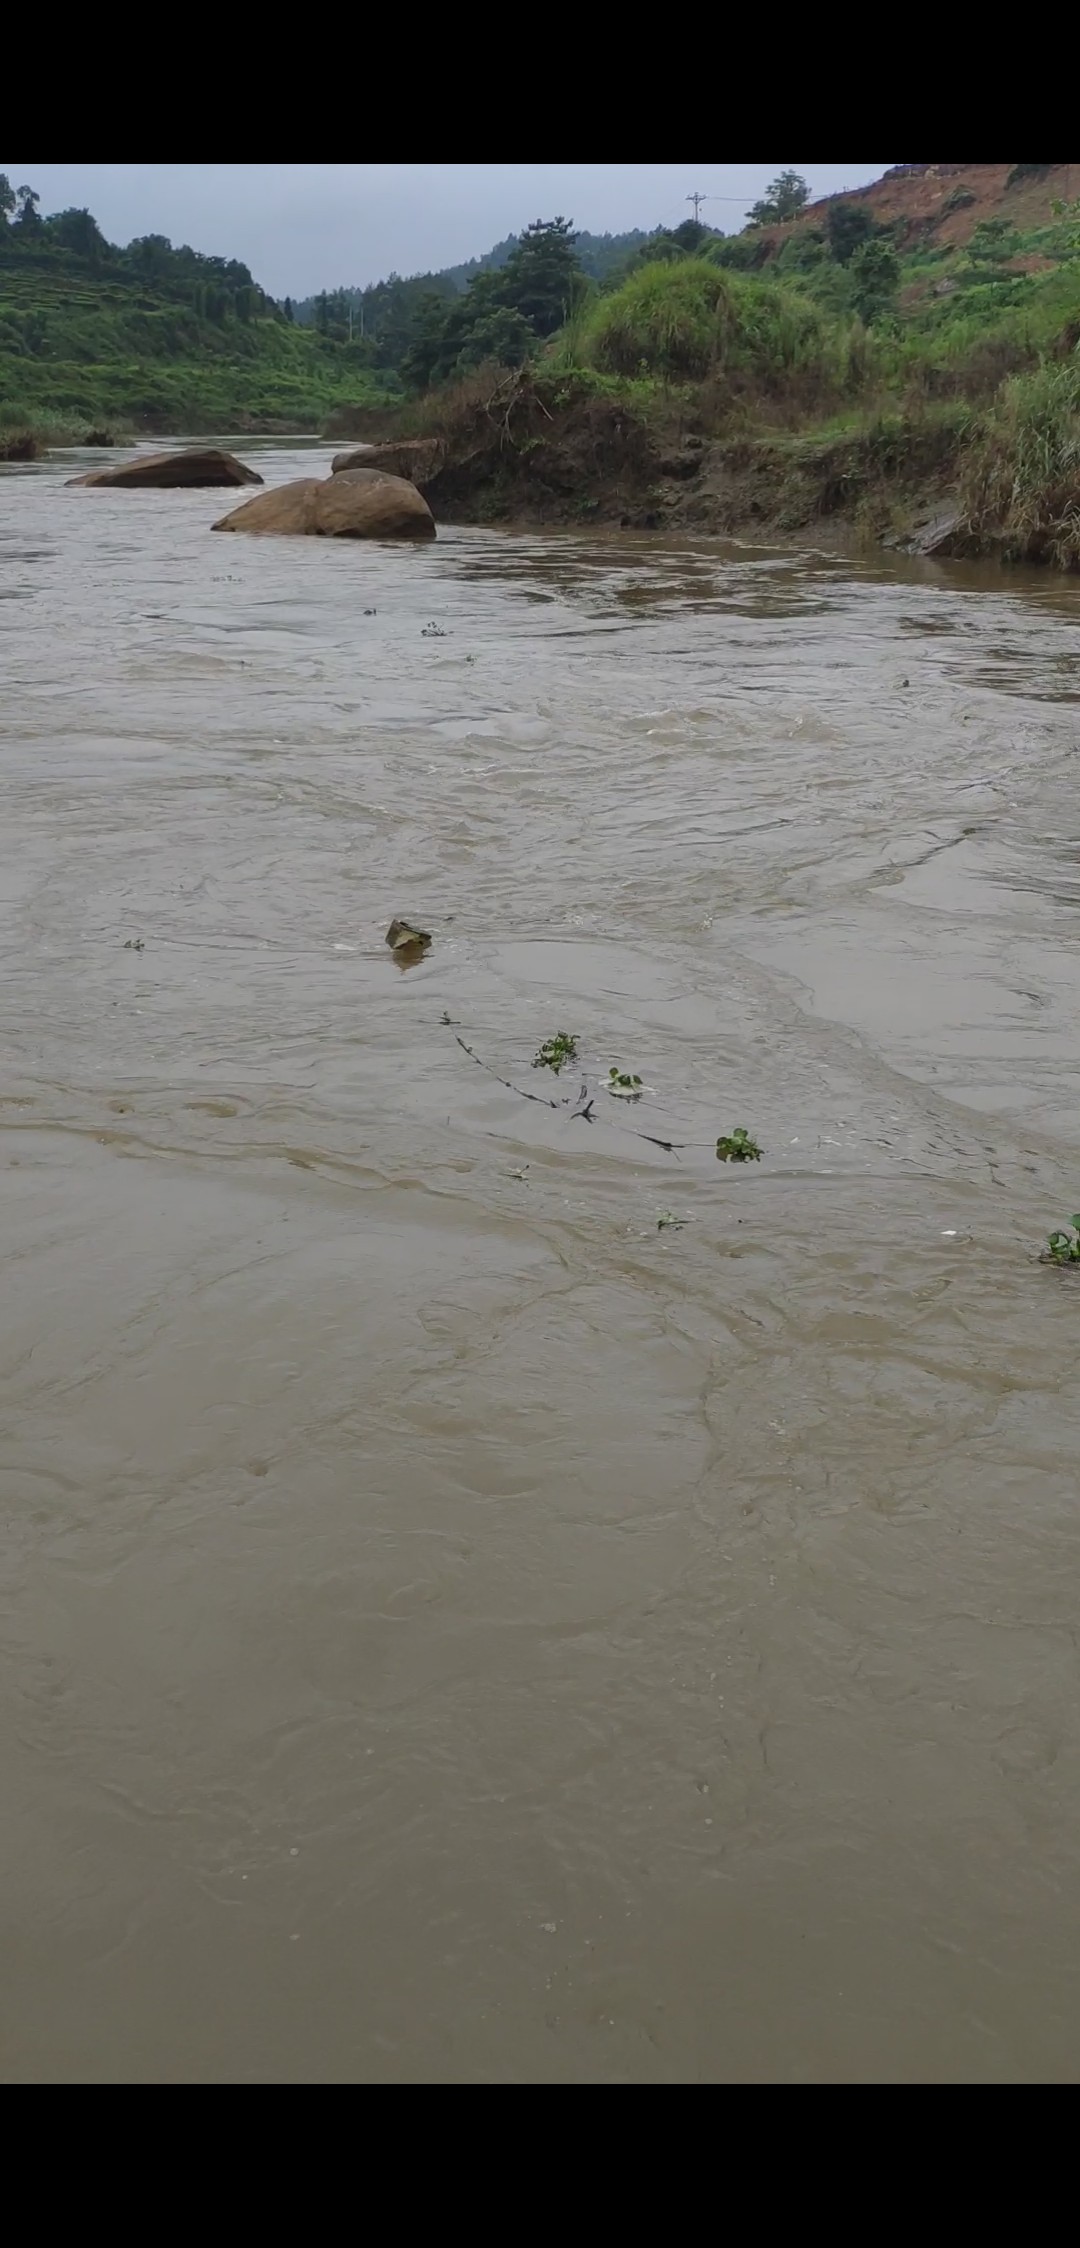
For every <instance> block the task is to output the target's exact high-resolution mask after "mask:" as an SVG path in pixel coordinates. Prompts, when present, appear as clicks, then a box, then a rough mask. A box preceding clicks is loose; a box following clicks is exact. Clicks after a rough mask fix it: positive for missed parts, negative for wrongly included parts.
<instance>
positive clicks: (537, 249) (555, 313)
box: [469, 218, 581, 336]
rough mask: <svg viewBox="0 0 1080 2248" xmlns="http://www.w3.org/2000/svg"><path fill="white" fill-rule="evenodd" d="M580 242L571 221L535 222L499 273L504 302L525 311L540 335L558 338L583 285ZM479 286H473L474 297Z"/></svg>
mask: <svg viewBox="0 0 1080 2248" xmlns="http://www.w3.org/2000/svg"><path fill="white" fill-rule="evenodd" d="M576 241H577V236H576V234H575V233H574V231H573V225H572V222H571V220H570V219H564V218H557V219H534V220H533V223H532V225H531V226H529V227H526V229H525V232H524V234H523V235H522V237H521V239H520V241H519V242H518V244H517V246H516V248H515V249H513V250H512V251H511V253H510V256H509V257H508V259H507V261H506V264H505V265H504V266H503V269H502V272H501V273H497V274H495V275H494V279H495V281H496V282H497V283H498V285H499V301H500V302H501V303H502V304H506V305H510V306H511V307H512V308H513V310H514V311H515V312H520V313H522V314H523V315H524V317H525V319H526V320H527V321H528V323H529V326H530V327H531V329H532V331H533V334H534V335H537V336H551V335H554V333H555V330H556V328H561V327H562V325H563V322H564V320H565V319H566V317H567V315H568V313H569V311H570V308H571V306H572V304H573V302H574V299H575V297H576V295H577V293H578V290H579V288H580V286H581V267H580V265H579V263H578V259H577V254H576V252H575V249H574V244H575V242H576ZM481 278H483V279H487V278H488V276H486V275H484V276H480V275H478V276H477V280H479V279H481ZM476 285H477V284H476V282H475V281H474V282H470V284H469V290H470V293H471V291H472V290H473V289H474V288H475V287H476Z"/></svg>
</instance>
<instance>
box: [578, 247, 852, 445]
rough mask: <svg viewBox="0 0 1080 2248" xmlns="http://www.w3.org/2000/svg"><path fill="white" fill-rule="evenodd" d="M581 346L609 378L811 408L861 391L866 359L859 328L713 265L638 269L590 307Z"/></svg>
mask: <svg viewBox="0 0 1080 2248" xmlns="http://www.w3.org/2000/svg"><path fill="white" fill-rule="evenodd" d="M575 347H576V349H577V351H578V354H579V356H580V358H581V359H582V361H583V362H584V363H585V364H586V365H591V366H593V367H596V368H598V369H600V370H601V371H603V372H606V373H609V374H613V375H621V376H624V377H625V376H633V375H637V376H647V377H652V378H653V379H656V380H660V381H663V382H668V383H686V382H697V383H708V384H711V385H713V386H714V388H716V389H723V390H724V391H726V392H727V393H728V394H729V395H745V394H747V393H751V394H752V393H754V392H755V391H756V392H760V393H761V394H762V396H764V397H767V398H772V399H786V400H791V401H795V402H799V401H801V402H802V403H804V404H805V406H806V407H807V408H808V409H809V408H812V407H817V406H820V405H821V404H822V403H823V402H825V401H826V400H829V399H832V398H839V397H842V396H845V395H848V394H850V392H851V390H852V388H853V387H854V388H857V387H859V385H860V384H861V383H862V382H863V381H864V380H865V379H866V375H867V372H868V368H867V361H868V357H869V351H868V343H867V338H866V335H865V331H863V330H862V329H861V328H859V326H858V323H853V322H852V321H850V320H836V319H834V318H832V317H831V316H830V315H829V314H828V313H827V312H824V311H823V310H822V309H821V307H820V306H818V305H817V304H815V303H814V301H813V299H812V298H811V297H809V296H808V295H806V294H805V292H804V291H802V290H800V289H797V288H792V287H790V286H785V284H783V283H782V282H775V281H761V280H757V279H755V278H754V277H753V276H751V275H747V274H744V273H734V272H729V271H727V270H726V269H725V268H723V267H721V266H717V265H715V264H714V263H713V262H712V261H711V260H710V259H707V258H685V259H683V260H682V261H680V262H679V263H676V264H660V263H657V264H655V265H645V266H642V267H640V269H639V270H638V272H636V273H634V274H631V276H630V278H629V279H628V280H627V281H625V282H624V283H623V285H622V287H621V288H620V289H617V290H615V291H614V292H613V293H612V294H611V295H609V296H602V297H600V298H598V299H597V300H595V301H594V302H593V303H592V304H590V305H589V306H588V307H587V308H586V311H585V313H584V315H583V318H582V320H581V322H580V326H579V332H578V334H577V336H576V337H575Z"/></svg>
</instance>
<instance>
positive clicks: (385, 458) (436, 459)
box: [330, 437, 443, 492]
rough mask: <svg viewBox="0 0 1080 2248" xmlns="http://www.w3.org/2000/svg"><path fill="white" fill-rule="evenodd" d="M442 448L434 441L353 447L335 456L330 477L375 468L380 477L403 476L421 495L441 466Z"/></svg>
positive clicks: (407, 440)
mask: <svg viewBox="0 0 1080 2248" xmlns="http://www.w3.org/2000/svg"><path fill="white" fill-rule="evenodd" d="M442 452H443V449H442V446H441V445H440V443H439V440H438V438H437V437H405V438H402V440H401V442H400V443H399V444H386V445H357V446H354V448H353V450H352V452H349V453H335V455H334V458H333V460H332V461H331V463H330V472H331V475H333V476H348V475H349V474H350V473H351V471H352V470H353V469H354V468H378V469H381V470H382V472H383V475H384V476H404V477H406V478H407V480H408V482H409V483H410V484H415V485H416V487H417V489H418V490H419V491H421V492H422V491H423V489H424V486H425V484H426V483H427V482H428V481H429V479H430V478H431V477H432V476H434V474H435V472H436V470H437V469H438V468H440V467H441V466H442Z"/></svg>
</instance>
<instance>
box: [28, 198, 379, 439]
mask: <svg viewBox="0 0 1080 2248" xmlns="http://www.w3.org/2000/svg"><path fill="white" fill-rule="evenodd" d="M12 211H15V212H16V216H15V217H14V218H12V217H11V216H10V213H11V212H12ZM381 395H383V392H382V391H381V389H380V385H379V383H378V381H377V379H376V378H375V377H374V375H373V374H372V372H371V369H370V365H369V363H368V357H367V355H365V353H364V352H363V351H362V350H360V349H357V348H355V347H350V345H349V344H348V343H347V342H345V343H341V342H339V341H336V340H335V339H333V338H330V337H327V336H320V335H317V334H315V333H313V332H312V331H310V330H305V329H301V328H298V327H297V326H296V325H295V324H294V323H293V322H292V321H291V320H290V319H289V318H288V317H287V316H286V313H285V311H284V309H283V308H282V307H281V306H279V305H277V304H275V303H274V302H273V300H272V299H271V298H270V297H268V296H267V295H266V294H265V292H264V291H263V290H262V289H261V288H259V286H258V284H257V283H256V282H255V281H254V279H253V277H252V275H251V274H250V272H249V271H248V269H247V267H246V266H245V265H242V264H241V263H239V261H237V260H235V259H225V258H219V257H212V256H205V255H203V254H202V253H200V252H198V251H195V250H191V249H189V248H187V247H186V246H185V247H183V248H179V249H176V248H174V247H173V245H172V244H171V243H170V242H168V241H167V240H166V239H165V238H164V236H160V235H147V236H143V237H142V238H141V239H140V240H139V241H136V242H132V243H130V244H129V245H128V247H127V248H126V249H119V248H117V247H116V245H114V244H112V243H109V242H107V241H106V240H105V237H104V236H103V234H102V233H101V231H100V229H99V228H98V226H97V224H96V222H95V220H94V219H93V217H92V216H91V214H90V212H88V211H68V212H60V213H57V214H56V215H55V216H54V217H51V218H40V217H39V216H38V214H37V210H36V199H33V198H31V197H30V196H29V191H20V194H19V196H18V197H17V198H16V197H14V196H12V193H11V190H10V187H9V185H8V182H7V181H6V179H4V177H3V175H0V424H2V425H5V426H6V427H8V428H9V429H10V428H12V427H13V426H16V425H18V424H20V423H22V424H27V425H39V426H45V427H50V426H51V427H53V428H55V429H57V430H58V429H61V428H65V427H67V428H71V429H72V430H73V431H76V432H77V431H78V430H79V428H80V427H81V428H82V429H83V430H85V429H86V427H88V426H90V425H93V426H97V427H100V426H102V425H109V424H120V425H123V426H125V427H136V428H143V429H149V430H163V431H164V430H172V431H176V430H187V431H191V432H193V433H194V432H198V431H206V430H212V429H222V428H229V429H244V428H246V429H257V428H265V427H268V426H272V425H275V424H276V425H277V426H285V427H288V428H290V429H297V428H304V427H307V428H312V427H315V428H318V427H320V426H321V424H322V422H323V420H324V419H325V417H326V416H327V414H328V413H330V412H331V411H332V410H333V408H334V406H335V405H336V404H338V403H339V402H340V401H342V400H343V399H346V398H348V399H356V398H357V397H360V398H363V397H365V396H366V397H370V398H371V399H372V400H373V401H374V400H377V399H378V398H379V397H380V396H381Z"/></svg>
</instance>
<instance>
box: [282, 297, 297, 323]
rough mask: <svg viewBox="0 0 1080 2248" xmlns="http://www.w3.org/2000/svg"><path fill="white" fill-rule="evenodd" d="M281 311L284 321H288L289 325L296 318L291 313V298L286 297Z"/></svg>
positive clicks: (292, 312) (293, 313)
mask: <svg viewBox="0 0 1080 2248" xmlns="http://www.w3.org/2000/svg"><path fill="white" fill-rule="evenodd" d="M283 309H284V313H285V318H286V320H288V321H289V322H290V323H291V322H292V321H294V320H295V318H296V314H295V312H294V311H293V301H292V298H291V297H286V299H285V304H284V307H283Z"/></svg>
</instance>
